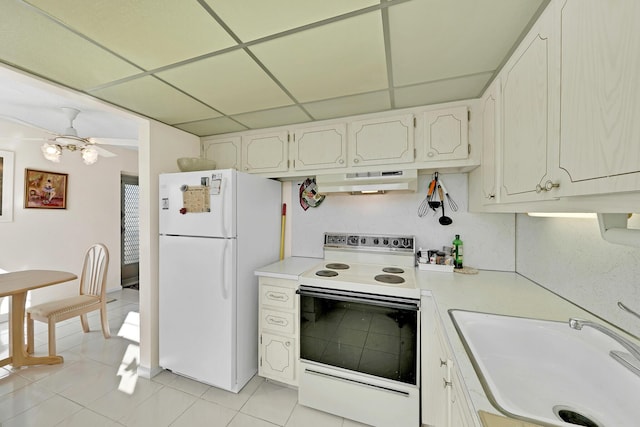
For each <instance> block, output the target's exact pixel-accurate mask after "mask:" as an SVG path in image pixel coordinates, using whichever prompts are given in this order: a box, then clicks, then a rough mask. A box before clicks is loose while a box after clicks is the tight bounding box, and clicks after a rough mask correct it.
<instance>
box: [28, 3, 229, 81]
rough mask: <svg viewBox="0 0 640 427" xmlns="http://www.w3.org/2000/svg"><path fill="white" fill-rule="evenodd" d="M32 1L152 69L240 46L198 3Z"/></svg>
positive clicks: (98, 40) (92, 37) (87, 34)
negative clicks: (236, 45) (236, 44)
mask: <svg viewBox="0 0 640 427" xmlns="http://www.w3.org/2000/svg"><path fill="white" fill-rule="evenodd" d="M29 2H30V3H31V4H34V5H35V6H37V7H38V8H40V9H42V10H44V11H45V12H47V13H49V14H51V15H53V16H55V17H56V18H58V19H60V20H61V21H63V22H64V23H65V24H66V25H68V26H69V27H71V28H73V29H75V30H76V31H79V32H80V33H82V34H85V35H86V36H88V37H89V38H91V39H93V40H95V41H97V42H98V43H100V44H102V45H103V46H106V47H107V48H109V49H111V50H112V51H114V52H116V53H118V54H119V55H122V56H123V57H125V58H127V59H129V60H130V61H132V62H133V63H135V64H137V65H139V66H141V67H143V68H145V69H147V70H149V69H153V68H158V67H160V66H163V65H167V64H172V63H175V62H178V61H182V60H185V59H188V58H192V57H195V56H199V55H203V54H206V53H209V52H213V51H217V50H220V49H222V48H225V47H229V46H231V45H233V44H235V42H234V41H233V39H232V38H231V37H230V36H229V35H228V34H227V32H226V31H225V30H224V29H223V28H222V27H221V26H220V25H219V24H218V23H217V22H216V21H215V20H214V19H213V18H212V17H211V16H210V15H209V14H208V13H207V12H206V11H205V10H204V9H203V7H202V6H200V5H199V4H198V2H196V1H172V0H136V1H125V0H117V1H114V0H98V1H86V0H66V1H50V0H30V1H29Z"/></svg>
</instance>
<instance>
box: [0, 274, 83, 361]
mask: <svg viewBox="0 0 640 427" xmlns="http://www.w3.org/2000/svg"><path fill="white" fill-rule="evenodd" d="M77 278H78V276H76V275H75V274H73V273H68V272H66V271H57V270H23V271H14V272H11V273H4V274H0V297H8V296H10V297H11V308H10V313H11V314H10V317H9V357H7V358H5V359H1V360H0V366H4V365H8V364H11V365H12V366H13V367H15V368H17V367H20V366H30V365H54V364H56V363H62V362H63V358H62V356H32V355H30V354H28V353H27V351H26V342H25V337H24V325H25V323H24V322H25V304H26V302H27V292H29V291H30V290H33V289H38V288H44V287H45V286H51V285H56V284H58V283H63V282H68V281H70V280H74V279H77Z"/></svg>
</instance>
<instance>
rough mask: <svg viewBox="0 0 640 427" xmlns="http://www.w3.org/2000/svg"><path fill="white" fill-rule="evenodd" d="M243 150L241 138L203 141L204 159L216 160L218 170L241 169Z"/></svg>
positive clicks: (233, 137)
mask: <svg viewBox="0 0 640 427" xmlns="http://www.w3.org/2000/svg"><path fill="white" fill-rule="evenodd" d="M241 148H242V147H241V143H240V137H239V136H232V137H228V138H215V139H208V138H207V139H203V140H202V149H203V152H204V157H205V158H207V159H211V160H215V162H216V169H236V170H237V169H240V161H241V160H240V159H241V157H240V151H241Z"/></svg>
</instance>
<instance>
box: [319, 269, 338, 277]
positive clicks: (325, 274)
mask: <svg viewBox="0 0 640 427" xmlns="http://www.w3.org/2000/svg"><path fill="white" fill-rule="evenodd" d="M337 275H338V273H337V272H335V271H331V270H319V271H316V276H320V277H335V276H337Z"/></svg>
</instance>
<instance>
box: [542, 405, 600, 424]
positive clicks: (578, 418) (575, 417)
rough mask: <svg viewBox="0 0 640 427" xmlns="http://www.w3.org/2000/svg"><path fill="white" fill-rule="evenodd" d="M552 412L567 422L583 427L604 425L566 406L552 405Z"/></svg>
mask: <svg viewBox="0 0 640 427" xmlns="http://www.w3.org/2000/svg"><path fill="white" fill-rule="evenodd" d="M553 412H554V413H555V414H556V415H557V416H558V418H560V419H561V420H562V421H564V422H566V423H569V424H575V425H577V426H584V427H604V426H603V425H602V424H600V423H599V422H597V421H595V420H594V419H593V418H592V417H590V416H588V415H585V414H581V413H580V412H577V411H575V410H573V409H572V408H569V407H567V406H560V405H558V406H554V407H553Z"/></svg>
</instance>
